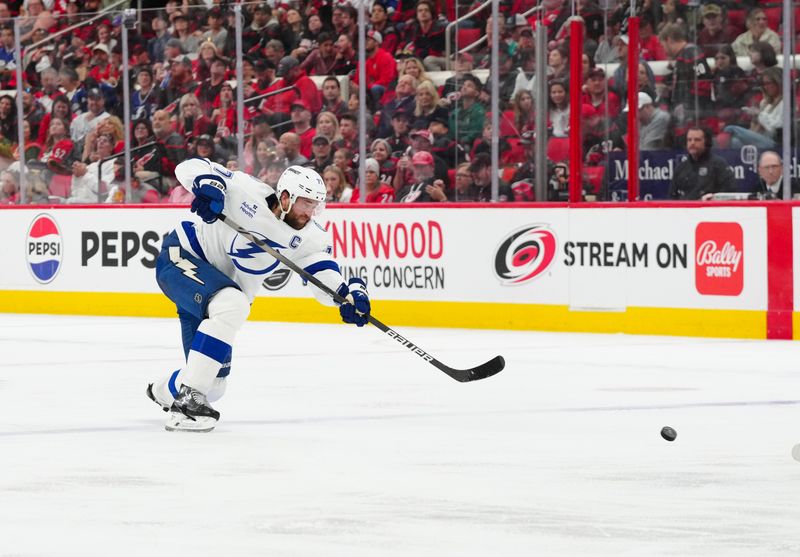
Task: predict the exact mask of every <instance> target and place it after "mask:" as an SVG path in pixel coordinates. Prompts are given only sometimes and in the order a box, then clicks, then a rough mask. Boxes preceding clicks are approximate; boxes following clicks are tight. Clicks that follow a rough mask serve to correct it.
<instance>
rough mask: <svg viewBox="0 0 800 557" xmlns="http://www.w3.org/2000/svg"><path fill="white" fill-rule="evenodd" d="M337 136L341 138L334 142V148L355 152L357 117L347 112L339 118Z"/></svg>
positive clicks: (356, 145) (356, 144)
mask: <svg viewBox="0 0 800 557" xmlns="http://www.w3.org/2000/svg"><path fill="white" fill-rule="evenodd" d="M339 134H340V135H341V136H342V137H341V139H338V140H336V141H335V142H334V147H335V148H336V149H347V150H348V151H352V152H355V150H356V149H357V148H358V117H357V116H356V115H355V114H353V113H352V112H348V113H347V114H343V115H342V117H341V118H339Z"/></svg>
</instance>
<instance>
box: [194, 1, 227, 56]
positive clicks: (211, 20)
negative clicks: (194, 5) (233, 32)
mask: <svg viewBox="0 0 800 557" xmlns="http://www.w3.org/2000/svg"><path fill="white" fill-rule="evenodd" d="M207 18H208V19H207V23H208V31H206V32H205V33H203V34H202V36H201V39H202V40H203V41H206V40H210V41H212V42H213V43H214V46H215V47H217V50H218V51H219V52H222V51H223V50H225V43H226V42H227V40H228V30H227V29H225V27H224V25H223V23H224V22H223V18H222V10H221V9H220V8H219V7H214V8H211V9H210V10H209V11H208V16H207Z"/></svg>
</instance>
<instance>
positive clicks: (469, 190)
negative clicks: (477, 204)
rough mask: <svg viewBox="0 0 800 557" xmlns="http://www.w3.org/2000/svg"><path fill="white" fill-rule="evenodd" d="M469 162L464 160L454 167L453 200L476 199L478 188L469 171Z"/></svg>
mask: <svg viewBox="0 0 800 557" xmlns="http://www.w3.org/2000/svg"><path fill="white" fill-rule="evenodd" d="M469 166H470V163H468V162H464V163H461V164H460V165H458V167H457V168H456V176H455V184H454V186H453V201H457V202H464V201H478V190H477V188H476V187H475V182H474V181H473V180H472V173H471V172H470V171H469Z"/></svg>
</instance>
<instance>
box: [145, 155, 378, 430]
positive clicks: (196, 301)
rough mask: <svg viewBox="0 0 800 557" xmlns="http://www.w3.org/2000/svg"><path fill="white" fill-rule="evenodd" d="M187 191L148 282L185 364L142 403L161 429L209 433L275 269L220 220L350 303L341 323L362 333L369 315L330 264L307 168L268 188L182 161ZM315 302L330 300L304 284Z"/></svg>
mask: <svg viewBox="0 0 800 557" xmlns="http://www.w3.org/2000/svg"><path fill="white" fill-rule="evenodd" d="M175 176H176V178H177V179H178V181H179V182H180V183H181V185H183V187H184V188H186V189H187V190H189V191H191V192H192V193H194V195H195V198H194V201H192V207H191V210H192V212H193V213H196V214H197V217H192V216H189V215H187V218H186V219H184V220H182V221H181V222H180V223H179V224H178V226H176V227H175V230H173V231H172V232H171V233H170V234H168V235H167V237H166V238H165V240H164V243H163V246H162V248H161V253H160V254H159V257H158V260H157V262H156V280H157V281H158V285H159V287H160V288H161V290H162V291H163V292H164V294H166V295H167V297H168V298H169V299H170V300H172V301H173V302H174V303H175V305H176V306H177V309H178V317H179V319H180V323H181V333H182V336H183V350H184V355H185V357H186V364H185V366H184V367H182V368H181V369H179V370H177V371H175V372H173V373H171V374H169V375H167V376H166V377H164V378H162V380H161V381H158V382H156V383H154V384H153V383H151V384H150V385H148V387H147V395H148V396H149V397H150V398H151V399H152V400H153V401H154V402H156V403H157V404H158V405H160V406H161V407H162V408H163V409H164V411H168V412H169V418H168V419H167V423H166V429H167V430H169V431H211V430H212V429H214V426H215V425H216V423H217V421H218V420H219V412H217V411H216V410H214V408H212V407H211V405H210V404H209V402H213V401H215V400H217V399H219V398H220V397H221V396H222V394H223V393H224V392H225V386H226V380H227V377H228V374H229V373H230V363H231V354H232V346H233V341H234V337H235V336H236V333H237V331H238V330H239V329H240V328H241V327H242V325H243V324H244V322H245V320H246V319H247V316H248V314H249V313H250V304H251V303H252V302H253V299H254V298H255V295H256V294H257V293H258V291H259V289H260V287H261V284H262V282H263V281H264V279H265V278H266V277H267V276H268V275H270V274H271V273H273V272H275V271H276V270H278V269H279V268H280V267H281V263H280V262H279V261H277V260H276V259H274V258H273V257H272V256H270V255H269V254H267V253H265V252H264V251H262V250H261V249H259V248H258V247H257V246H256V245H254V244H253V243H251V242H249V241H248V240H247V239H245V238H243V237H242V236H240V235H239V234H237V233H236V232H235V231H234V230H233V229H232V228H230V227H229V226H227V225H225V224H224V223H222V222H217V220H218V217H219V215H220V214H222V211H223V209H225V214H226V215H227V217H229V218H231V219H232V220H234V221H236V222H237V223H238V224H239V225H240V226H242V227H244V228H247V229H248V230H249V231H250V232H251V233H252V234H253V235H255V236H256V237H259V238H261V239H263V240H264V241H265V242H267V243H268V244H269V245H270V246H272V247H274V248H275V249H277V250H279V251H281V252H282V253H284V254H286V256H287V257H289V258H290V259H292V260H293V261H294V262H295V263H297V264H298V265H299V266H300V267H302V268H304V269H305V270H306V271H307V272H309V273H311V274H312V275H314V276H315V277H316V278H317V279H319V280H320V281H322V282H323V283H324V284H326V285H328V286H329V287H331V288H332V289H333V290H336V291H338V292H339V294H341V295H342V296H343V297H345V298H346V299H347V300H348V303H346V304H342V305H341V306H340V307H339V312H340V314H341V316H342V319H343V320H344V321H345V322H346V323H354V324H356V325H358V326H359V327H362V326H363V325H365V324H366V323H367V317H368V315H369V311H370V303H369V297H368V295H367V290H366V285H365V284H364V282H363V281H362V280H361V279H359V278H351V279H350V281H349V284H345V283H344V281H343V279H342V275H341V273H340V272H339V266H338V265H337V264H336V262H334V261H333V260H332V258H331V253H332V248H331V241H330V238H329V235H328V233H327V232H326V231H325V230H324V229H323V228H322V227H321V226H320V225H319V224H317V223H316V222H315V221H314V220H313V218H312V217H313V216H314V215H317V214H319V212H320V211H321V210H322V209H323V208H324V205H325V195H326V191H325V184H324V183H323V181H322V178H320V176H319V174H317V173H316V172H314V171H313V170H311V169H309V168H303V167H300V166H290V167H289V168H287V169H286V170H285V171H284V172H283V174H282V175H281V177H280V179H279V180H278V184H277V186H276V188H275V189H274V190H273V189H272V188H271V187H269V186H268V185H267V184H265V183H263V182H261V181H260V180H258V179H256V178H254V177H252V176H250V175H248V174H245V173H243V172H239V171H234V172H232V171H229V170H227V169H226V168H225V167H223V166H221V165H219V164H217V163H214V162H211V161H209V160H207V159H197V158H195V159H189V160H187V161H184V162H182V163H180V164H179V165H178V166H177V167H176V168H175ZM310 288H311V289H312V291H314V294H315V296H316V297H317V299H318V300H319V301H320V302H322V303H323V304H326V305H333V301H332V300H331V299H330V298H329V297H328V296H327V295H326V294H324V293H323V292H322V291H321V290H319V289H317V288H316V287H314V286H313V285H310Z"/></svg>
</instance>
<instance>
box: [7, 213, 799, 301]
mask: <svg viewBox="0 0 800 557" xmlns="http://www.w3.org/2000/svg"><path fill="white" fill-rule="evenodd" d="M186 214H187V209H186V208H153V209H142V208H131V209H126V208H116V209H113V208H101V209H71V208H64V209H52V210H46V211H41V210H27V209H18V210H5V211H0V231H1V232H2V234H3V238H4V240H5V241H4V245H5V247H4V249H3V255H2V262H3V273H2V277H1V278H0V288H2V289H5V290H51V291H75V292H144V293H147V292H158V287H157V285H156V283H155V278H154V264H155V258H156V255H157V253H158V248H159V246H160V241H161V237H162V236H163V235H164V234H166V233H167V232H168V231H170V230H171V229H172V228H173V227H174V226H175V224H176V223H177V222H179V220H180V219H181V217H182V216H185V215H186ZM323 223H324V224H326V225H327V226H328V228H329V230H330V231H331V238H332V244H333V254H334V257H335V259H336V260H337V261H338V262H339V264H340V266H341V268H342V271H343V274H344V275H345V276H346V277H349V276H352V275H358V276H361V277H363V278H365V279H366V280H367V281H368V283H369V285H370V292H371V295H372V296H373V297H374V298H376V299H385V300H413V301H456V302H498V303H519V304H550V305H568V306H570V307H572V308H573V309H597V310H612V311H613V310H623V309H624V308H625V307H628V306H635V307H676V308H716V309H758V310H763V309H765V308H766V300H767V287H766V268H767V262H766V210H765V209H764V208H763V207H746V206H742V207H741V208H739V207H700V208H697V209H694V208H686V207H681V208H677V207H676V208H669V207H663V206H662V207H653V208H626V207H619V208H616V207H615V208H576V209H566V208H552V209H550V208H529V207H520V208H508V207H505V208H474V209H473V208H458V207H455V208H441V209H440V208H433V209H430V208H425V209H421V208H394V207H392V208H376V209H363V208H353V209H336V208H332V209H329V210H328V211H327V212H326V213H325V215H324V219H323ZM220 226H224V224H220ZM795 250H797V246H795ZM796 256H797V254H796ZM796 260H799V259H796ZM287 276H288V275H287ZM285 278H286V277H281V276H276V277H273V278H272V279H271V280H268V282H267V283H266V285H265V288H264V290H263V296H279V297H308V296H309V295H310V293H309V292H307V290H306V289H305V288H304V287H303V286H302V284H301V281H300V280H299V279H298V278H297V277H291V278H289V279H288V281H287V280H284V279H285ZM795 280H797V279H795Z"/></svg>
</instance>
